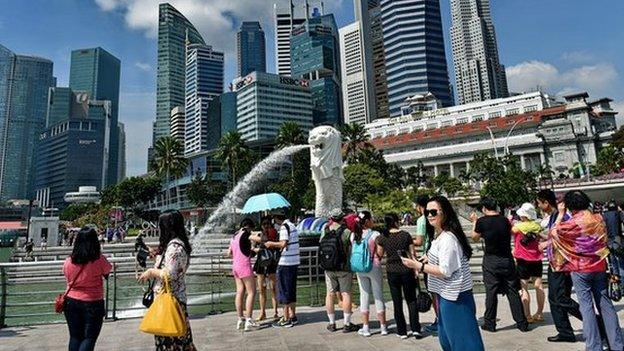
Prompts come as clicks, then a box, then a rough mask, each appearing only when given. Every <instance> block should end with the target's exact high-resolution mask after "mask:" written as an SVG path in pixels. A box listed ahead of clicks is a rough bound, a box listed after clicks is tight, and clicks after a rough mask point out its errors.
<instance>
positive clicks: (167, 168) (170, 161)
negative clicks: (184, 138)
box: [151, 136, 188, 204]
mask: <svg viewBox="0 0 624 351" xmlns="http://www.w3.org/2000/svg"><path fill="white" fill-rule="evenodd" d="M187 166H188V159H187V158H185V157H184V145H183V144H182V142H181V141H180V140H178V139H176V138H174V137H171V136H166V137H162V138H160V139H158V141H157V142H156V145H154V159H153V165H152V167H151V168H152V169H153V170H154V174H155V175H156V176H158V177H160V178H161V179H164V180H165V185H166V186H168V183H169V181H170V180H171V179H172V178H177V177H180V176H182V175H183V174H184V172H185V171H186V167H187ZM170 197H171V194H170V191H169V189H168V188H167V189H166V198H167V204H169V203H170Z"/></svg>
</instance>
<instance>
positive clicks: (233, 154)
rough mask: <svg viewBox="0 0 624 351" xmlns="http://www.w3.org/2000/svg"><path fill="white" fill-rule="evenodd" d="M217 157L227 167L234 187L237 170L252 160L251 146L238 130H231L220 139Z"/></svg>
mask: <svg viewBox="0 0 624 351" xmlns="http://www.w3.org/2000/svg"><path fill="white" fill-rule="evenodd" d="M215 158H216V159H217V160H220V161H221V162H222V163H223V166H224V167H226V168H227V170H228V172H229V173H230V175H231V176H232V187H234V184H236V180H237V178H236V176H237V174H236V170H237V169H238V168H239V166H240V165H241V164H242V163H244V162H245V161H250V158H251V152H250V150H249V147H248V146H247V145H245V141H243V137H242V135H241V134H240V133H239V132H237V131H230V132H228V133H226V134H225V135H224V136H223V137H221V140H219V146H218V147H217V153H216V154H215Z"/></svg>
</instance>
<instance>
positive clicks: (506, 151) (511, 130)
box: [488, 120, 520, 155]
mask: <svg viewBox="0 0 624 351" xmlns="http://www.w3.org/2000/svg"><path fill="white" fill-rule="evenodd" d="M518 123H520V120H518V121H516V123H514V125H513V126H511V129H510V130H509V133H507V137H506V138H505V155H509V146H507V144H508V143H509V137H510V136H511V133H512V132H513V130H514V128H516V126H517V125H518ZM488 129H489V127H488ZM490 133H491V132H490Z"/></svg>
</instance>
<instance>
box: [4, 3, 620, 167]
mask: <svg viewBox="0 0 624 351" xmlns="http://www.w3.org/2000/svg"><path fill="white" fill-rule="evenodd" d="M440 1H441V4H442V17H443V19H444V22H445V27H444V31H445V35H446V37H447V45H446V48H447V58H448V64H449V70H450V71H449V73H450V76H451V79H452V80H454V79H453V73H452V67H451V66H452V60H451V53H450V39H449V38H448V34H449V33H448V32H449V27H450V12H449V2H450V0H440ZM274 2H278V3H286V1H284V0H276V1H274V0H172V1H171V3H172V4H173V5H174V6H176V7H177V8H178V9H179V10H180V11H181V12H182V13H184V14H185V15H186V16H187V17H188V18H189V19H190V20H191V21H192V22H193V23H194V24H195V26H196V27H197V28H198V29H199V30H200V32H201V33H202V35H203V36H204V39H205V40H206V42H207V43H209V44H212V45H214V47H215V48H216V49H217V50H222V51H225V53H226V82H225V83H226V86H227V84H228V83H229V82H230V81H231V79H232V78H233V77H234V74H235V71H236V59H235V54H236V52H235V43H236V38H235V33H236V29H237V28H238V26H239V24H240V22H241V21H242V20H259V21H260V22H261V23H262V26H263V28H264V30H265V32H266V39H267V56H268V57H267V66H268V68H269V71H275V68H274V66H275V64H274V59H273V57H274V35H273V26H272V23H271V16H272V12H273V3H274ZM302 2H303V1H302V0H295V3H296V4H302ZM311 2H313V1H311ZM0 3H2V6H1V8H2V11H0V44H2V45H4V46H6V47H8V48H9V49H11V50H13V51H14V52H16V53H20V54H34V55H38V56H42V57H46V58H49V59H51V60H53V61H54V74H55V76H56V77H58V84H59V86H65V85H67V83H68V78H69V74H68V72H69V63H70V52H71V50H72V49H78V48H85V47H95V46H101V47H103V48H105V49H106V50H108V51H109V52H111V53H112V54H114V55H116V56H117V57H118V58H120V59H121V62H122V73H121V74H122V77H121V98H120V120H121V121H122V122H124V123H125V124H126V132H127V159H128V174H129V175H136V174H141V173H143V172H145V169H146V153H147V145H148V144H149V143H150V141H151V123H152V121H153V120H154V116H155V105H156V102H155V90H156V38H155V37H156V29H157V26H158V24H157V13H158V3H159V1H156V0H28V1H19V0H1V1H0ZM491 6H492V16H493V18H494V24H495V26H496V34H497V39H498V47H499V52H500V57H501V62H502V63H503V64H504V65H505V66H506V67H507V74H508V81H509V85H510V88H511V89H512V90H513V91H526V90H530V89H534V88H535V87H537V86H540V87H541V88H542V89H543V90H545V91H547V92H549V93H552V94H557V95H561V94H564V93H566V92H571V91H579V90H587V91H589V92H590V95H592V97H599V96H609V97H611V98H613V99H614V100H615V101H616V102H615V104H616V106H617V108H618V110H619V111H620V113H621V114H623V115H624V80H623V75H624V59H622V54H623V53H624V21H622V16H623V15H624V1H620V0H592V1H587V0H491ZM325 8H326V12H333V13H334V14H335V16H336V21H337V22H338V25H339V26H344V25H346V24H349V23H351V22H352V21H353V2H352V1H351V0H325Z"/></svg>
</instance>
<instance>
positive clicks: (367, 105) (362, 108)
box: [339, 22, 377, 124]
mask: <svg viewBox="0 0 624 351" xmlns="http://www.w3.org/2000/svg"><path fill="white" fill-rule="evenodd" d="M339 32H340V58H341V65H340V67H341V68H342V107H343V111H344V112H343V113H344V121H345V123H358V124H366V123H370V122H371V121H373V120H375V116H376V114H377V113H376V112H377V111H376V108H375V91H374V84H373V75H372V65H369V67H368V68H369V69H368V70H367V66H366V62H365V57H364V56H365V51H364V48H363V44H364V40H365V38H364V33H363V30H362V27H361V24H360V22H355V23H352V24H350V25H348V26H346V27H343V28H340V31H339Z"/></svg>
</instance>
